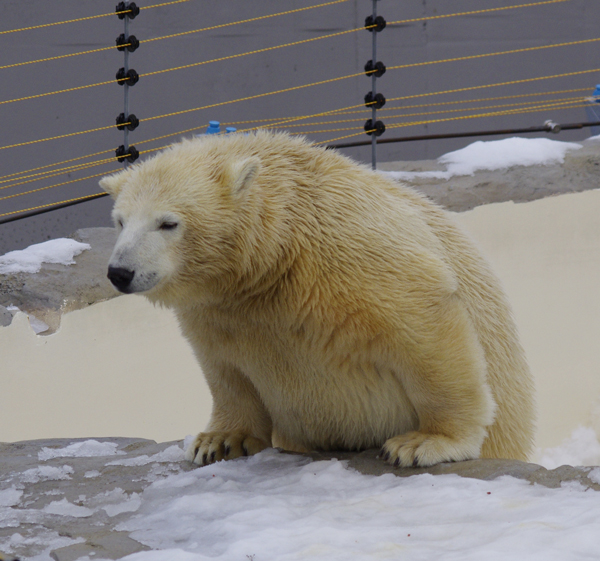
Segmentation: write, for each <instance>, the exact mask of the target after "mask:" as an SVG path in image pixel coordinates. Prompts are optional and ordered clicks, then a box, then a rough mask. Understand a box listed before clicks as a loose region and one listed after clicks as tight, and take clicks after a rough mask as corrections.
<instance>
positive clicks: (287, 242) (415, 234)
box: [178, 133, 534, 459]
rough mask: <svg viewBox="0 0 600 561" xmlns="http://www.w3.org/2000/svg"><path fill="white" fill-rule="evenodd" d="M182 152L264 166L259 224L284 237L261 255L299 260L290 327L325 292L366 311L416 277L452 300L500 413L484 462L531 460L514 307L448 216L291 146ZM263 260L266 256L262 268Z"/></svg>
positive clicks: (231, 143) (268, 143) (251, 141)
mask: <svg viewBox="0 0 600 561" xmlns="http://www.w3.org/2000/svg"><path fill="white" fill-rule="evenodd" d="M178 149H180V150H183V151H186V157H187V158H188V159H189V158H192V159H193V158H195V157H197V158H198V159H199V161H201V163H202V165H203V166H206V167H207V169H226V167H227V163H228V162H230V161H232V160H243V159H244V158H251V157H259V158H260V161H261V171H260V174H259V175H258V177H257V179H256V181H255V183H256V186H255V189H256V193H257V195H256V196H259V197H261V200H262V202H264V208H263V210H262V211H261V212H262V215H261V219H262V222H263V223H265V224H274V226H273V229H274V230H275V231H276V232H277V235H276V236H272V239H270V238H269V236H264V240H267V241H264V240H263V243H272V244H274V245H275V246H277V250H274V249H273V250H272V251H271V253H272V254H273V255H275V254H276V253H277V251H279V246H280V247H281V248H286V249H285V251H284V252H283V253H281V255H293V257H290V258H289V259H290V264H289V266H290V267H291V269H290V270H292V269H293V278H295V279H296V284H295V285H293V286H292V285H291V284H290V283H288V285H289V292H287V293H284V296H282V299H283V300H284V301H285V306H287V310H288V311H289V313H290V314H291V315H293V314H298V313H300V308H301V302H302V300H303V298H305V297H304V296H303V295H302V294H300V293H299V287H300V288H302V287H304V288H306V287H308V288H307V290H308V289H309V288H310V287H314V286H317V285H318V286H320V288H321V290H322V296H323V298H324V299H327V298H329V297H330V294H331V293H328V292H327V291H328V290H330V289H332V290H333V289H335V291H336V295H335V299H337V300H338V302H337V304H338V305H340V306H342V305H348V303H351V302H352V301H353V299H354V300H362V305H363V306H365V307H367V308H369V307H375V306H385V302H384V300H385V299H393V298H396V297H401V296H398V295H399V294H400V295H401V294H402V293H403V292H409V291H410V290H411V287H410V282H413V277H412V276H411V275H413V274H414V282H416V283H420V287H419V289H420V290H422V293H423V294H424V295H425V297H424V298H425V299H426V297H427V290H430V292H429V294H434V292H435V291H439V292H446V293H452V294H455V295H456V296H457V297H458V298H459V299H460V300H461V301H462V302H463V303H464V306H465V308H466V310H467V312H468V315H469V317H470V320H471V322H472V324H473V325H474V327H475V331H476V332H477V335H478V338H479V343H480V345H481V347H482V349H483V353H484V355H485V360H486V363H487V380H488V383H489V385H490V387H491V391H492V394H493V397H494V400H495V402H496V405H497V409H496V413H495V421H494V423H493V425H491V426H490V427H489V428H488V437H487V438H486V439H485V441H484V443H483V448H482V452H481V455H482V457H507V458H520V459H526V458H527V455H528V454H529V452H530V451H531V446H532V438H533V417H534V414H533V400H532V395H533V383H532V379H531V375H530V372H529V369H528V366H527V363H526V360H525V357H524V352H523V349H522V347H521V345H520V343H519V340H518V336H517V332H516V327H515V324H514V320H513V318H512V314H511V310H510V306H509V304H508V302H507V300H506V297H505V296H504V293H503V291H502V288H501V286H500V283H499V281H498V280H497V278H496V277H495V275H494V274H493V273H492V271H491V270H490V268H489V266H488V264H487V263H486V261H485V259H484V258H483V257H482V256H481V254H480V252H479V251H478V249H477V248H476V247H475V245H474V244H473V243H472V242H471V241H470V240H469V238H468V237H467V236H466V235H465V234H464V233H463V232H462V231H461V230H460V229H459V227H458V226H457V225H456V224H455V223H454V221H453V220H452V218H451V216H450V215H449V214H448V213H447V212H445V211H443V210H442V209H441V208H439V207H438V206H436V205H434V204H433V203H431V202H430V201H428V200H427V199H426V198H425V197H423V196H421V195H420V194H418V193H417V192H415V191H413V190H411V189H409V188H408V187H406V186H403V185H399V184H397V183H395V182H393V181H392V180H390V179H388V178H386V177H385V176H383V175H382V174H379V173H376V172H372V171H371V170H369V169H367V168H366V167H365V166H360V165H357V164H356V163H355V162H353V161H352V160H350V159H348V158H345V157H344V156H342V155H340V154H338V153H336V152H334V151H330V150H325V149H322V148H316V147H314V146H311V145H310V144H308V143H306V142H305V141H304V140H302V139H298V138H292V137H289V136H288V135H277V134H268V133H258V134H255V135H249V136H244V135H236V136H234V137H232V135H230V136H228V137H223V138H207V139H205V140H202V141H200V142H199V143H198V144H195V143H188V144H183V145H180V147H179V148H178ZM188 165H189V164H188ZM286 252H287V253H286ZM267 253H268V252H267V251H266V250H265V251H263V252H262V253H261V256H260V264H261V265H264V263H265V262H264V259H263V257H264V255H266V254H267ZM415 264H416V267H414V265H415ZM286 266H287V265H286ZM302 275H304V278H303V279H300V280H298V278H299V277H301V276H302ZM289 278H292V277H289ZM423 286H425V287H426V288H425V289H423ZM337 287H342V288H340V289H338V288H337ZM342 292H344V294H343V297H344V298H345V300H344V302H342V301H341V300H340V298H341V297H342V294H341V293H342ZM330 304H331V305H333V304H334V303H333V302H331V303H328V302H324V303H323V304H322V305H323V306H324V307H327V306H328V305H330ZM422 304H423V305H425V306H426V305H427V302H426V301H423V302H422ZM329 311H330V310H329Z"/></svg>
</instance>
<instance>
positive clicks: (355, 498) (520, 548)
mask: <svg viewBox="0 0 600 561" xmlns="http://www.w3.org/2000/svg"><path fill="white" fill-rule="evenodd" d="M140 503H141V504H140V506H139V508H138V509H137V511H136V513H135V514H133V515H132V516H131V517H130V518H129V519H128V520H127V521H125V522H122V523H121V524H120V525H119V526H117V530H123V531H127V532H131V534H130V535H131V537H132V538H133V539H135V540H138V541H140V542H141V543H143V544H145V545H147V546H149V547H151V548H153V549H157V550H159V551H147V552H140V553H136V554H133V555H130V556H128V557H126V558H125V560H126V561H178V560H182V561H183V560H185V561H205V560H208V559H211V560H223V561H225V560H230V559H240V560H241V559H244V560H245V559H256V560H257V561H258V560H260V561H270V560H282V561H286V560H297V559H311V560H327V561H330V560H342V559H343V560H346V559H348V560H352V559H360V560H369V559H398V558H402V559H403V560H406V561H410V560H421V559H423V560H425V559H443V560H448V561H450V560H461V561H462V560H465V561H468V560H480V559H486V560H487V561H496V560H498V561H500V560H501V561H506V559H507V558H512V559H544V560H548V561H553V560H557V561H558V560H561V561H564V560H577V559H593V558H596V555H597V551H598V535H600V498H599V495H598V494H597V493H596V492H585V488H584V487H582V486H581V485H579V484H578V483H575V484H570V485H568V486H565V487H564V488H560V489H547V488H545V487H541V486H539V485H530V484H529V483H527V482H524V481H520V480H517V479H514V478H511V477H503V478H500V479H497V480H495V481H479V480H475V479H468V478H461V477H458V476H454V475H445V476H432V475H428V474H425V475H416V476H413V477H410V478H398V477H396V476H394V475H391V474H388V475H383V476H380V477H376V476H366V475H362V474H359V473H357V472H354V471H351V470H348V469H346V468H345V466H344V463H343V462H338V461H328V462H311V461H310V460H307V459H306V458H303V457H300V456H292V455H286V454H280V453H277V452H276V451H274V450H266V451H264V452H262V453H261V454H259V455H257V456H254V457H251V458H244V459H241V460H236V461H229V462H220V463H218V464H215V465H213V466H207V467H203V468H199V469H196V470H193V471H191V472H183V473H179V474H175V475H170V476H168V477H166V478H164V479H161V480H158V481H156V482H154V483H153V484H152V485H150V486H149V487H148V488H147V489H146V490H145V491H144V493H143V494H142V496H141V498H140ZM85 559H86V558H83V559H82V560H81V561H84V560H85Z"/></svg>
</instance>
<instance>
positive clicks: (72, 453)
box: [38, 440, 124, 461]
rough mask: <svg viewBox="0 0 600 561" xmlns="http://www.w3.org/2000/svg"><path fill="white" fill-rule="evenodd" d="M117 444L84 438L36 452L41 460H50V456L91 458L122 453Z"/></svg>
mask: <svg viewBox="0 0 600 561" xmlns="http://www.w3.org/2000/svg"><path fill="white" fill-rule="evenodd" d="M117 447H118V444H115V443H114V442H98V441H97V440H84V441H83V442H74V443H73V444H69V446H66V447H65V448H46V447H44V448H42V450H41V452H38V459H39V460H41V461H45V460H51V459H52V458H92V457H94V456H113V455H115V454H123V453H124V452H120V451H119V450H117Z"/></svg>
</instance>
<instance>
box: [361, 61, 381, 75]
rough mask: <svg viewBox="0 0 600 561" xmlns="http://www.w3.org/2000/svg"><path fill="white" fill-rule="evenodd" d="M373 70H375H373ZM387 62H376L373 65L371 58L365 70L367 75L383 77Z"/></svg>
mask: <svg viewBox="0 0 600 561" xmlns="http://www.w3.org/2000/svg"><path fill="white" fill-rule="evenodd" d="M373 70H374V71H375V72H373ZM385 70H386V69H385V64H383V62H376V63H375V66H373V61H372V60H370V61H369V62H367V64H365V72H366V73H367V76H375V78H381V77H382V76H383V75H384V74H385Z"/></svg>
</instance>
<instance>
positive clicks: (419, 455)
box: [379, 432, 481, 467]
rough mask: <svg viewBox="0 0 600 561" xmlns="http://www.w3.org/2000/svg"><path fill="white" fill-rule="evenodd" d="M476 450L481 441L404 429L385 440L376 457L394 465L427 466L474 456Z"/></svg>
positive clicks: (477, 450)
mask: <svg viewBox="0 0 600 561" xmlns="http://www.w3.org/2000/svg"><path fill="white" fill-rule="evenodd" d="M477 440H479V439H477ZM480 449H481V442H479V443H475V442H473V443H471V442H469V441H460V440H455V439H452V438H449V437H447V436H444V435H441V434H426V433H422V432H407V433H406V434H402V435H400V436H394V437H393V438H390V439H389V440H387V441H386V442H385V444H384V445H383V448H382V449H381V451H380V452H379V457H380V458H383V459H384V460H385V461H386V462H388V463H390V464H393V465H394V466H396V467H427V466H433V465H435V464H439V463H441V462H461V461H464V460H472V459H475V458H478V457H479V451H480Z"/></svg>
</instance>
